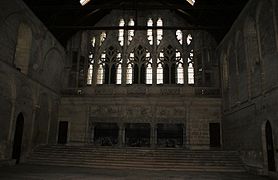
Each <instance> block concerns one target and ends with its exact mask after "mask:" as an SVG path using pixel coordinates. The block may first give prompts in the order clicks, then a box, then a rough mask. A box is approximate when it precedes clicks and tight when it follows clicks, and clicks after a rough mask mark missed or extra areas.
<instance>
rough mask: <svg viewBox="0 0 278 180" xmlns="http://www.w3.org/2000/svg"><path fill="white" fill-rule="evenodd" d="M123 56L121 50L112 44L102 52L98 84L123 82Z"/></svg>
mask: <svg viewBox="0 0 278 180" xmlns="http://www.w3.org/2000/svg"><path fill="white" fill-rule="evenodd" d="M121 64H122V58H121V53H120V52H119V50H117V49H115V48H114V47H113V46H110V47H109V48H108V49H106V51H104V52H103V53H102V54H101V58H100V60H99V69H98V78H97V79H98V81H97V84H118V83H119V84H121V72H120V71H121V67H122V66H121Z"/></svg>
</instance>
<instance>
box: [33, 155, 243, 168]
mask: <svg viewBox="0 0 278 180" xmlns="http://www.w3.org/2000/svg"><path fill="white" fill-rule="evenodd" d="M57 159H61V160H64V161H77V162H78V161H88V162H107V163H112V162H120V163H131V164H133V163H134V164H140V163H143V164H146V163H149V164H162V163H163V164H173V165H175V164H176V165H178V164H181V165H227V166H237V165H238V164H239V163H240V162H239V161H235V162H229V161H201V160H199V161H197V160H195V161H181V160H177V159H173V160H165V159H157V160H154V159H148V160H140V161H136V159H122V160H121V159H85V158H79V157H71V158H70V157H67V158H61V157H32V158H30V160H41V161H44V160H46V161H47V160H49V161H50V160H57Z"/></svg>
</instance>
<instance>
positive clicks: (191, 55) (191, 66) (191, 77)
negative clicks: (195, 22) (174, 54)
mask: <svg viewBox="0 0 278 180" xmlns="http://www.w3.org/2000/svg"><path fill="white" fill-rule="evenodd" d="M192 41H193V37H192V35H191V34H188V35H187V37H186V44H187V46H188V48H189V49H191V50H190V53H189V57H188V58H187V77H188V79H187V81H188V84H191V85H193V84H195V80H194V74H195V72H194V61H193V60H194V59H193V58H194V51H193V43H192Z"/></svg>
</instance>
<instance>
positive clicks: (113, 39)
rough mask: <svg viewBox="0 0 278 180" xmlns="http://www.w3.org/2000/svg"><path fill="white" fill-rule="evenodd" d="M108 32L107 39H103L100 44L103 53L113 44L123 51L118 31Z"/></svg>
mask: <svg viewBox="0 0 278 180" xmlns="http://www.w3.org/2000/svg"><path fill="white" fill-rule="evenodd" d="M106 33H107V35H106V39H105V40H104V41H103V43H102V45H101V46H100V48H99V52H100V53H101V52H103V51H105V50H106V49H107V48H109V47H111V46H113V47H115V48H117V49H118V50H119V51H120V52H121V53H122V47H121V46H120V44H119V43H118V40H117V33H115V32H111V31H108V32H106Z"/></svg>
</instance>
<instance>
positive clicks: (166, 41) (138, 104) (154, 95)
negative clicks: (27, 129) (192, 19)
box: [59, 10, 221, 149]
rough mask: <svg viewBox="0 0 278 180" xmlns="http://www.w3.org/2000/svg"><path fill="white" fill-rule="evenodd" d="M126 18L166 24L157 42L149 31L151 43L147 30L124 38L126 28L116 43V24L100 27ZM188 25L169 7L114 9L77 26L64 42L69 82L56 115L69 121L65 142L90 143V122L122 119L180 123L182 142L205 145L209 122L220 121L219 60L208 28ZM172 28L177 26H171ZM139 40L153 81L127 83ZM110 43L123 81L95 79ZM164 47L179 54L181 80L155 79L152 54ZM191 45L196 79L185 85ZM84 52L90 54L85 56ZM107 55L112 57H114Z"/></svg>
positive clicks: (140, 22)
mask: <svg viewBox="0 0 278 180" xmlns="http://www.w3.org/2000/svg"><path fill="white" fill-rule="evenodd" d="M111 17H113V18H111ZM131 18H133V20H135V21H136V25H137V26H138V27H146V25H147V21H148V20H149V19H150V18H151V19H152V20H153V26H154V27H155V28H156V22H157V20H158V19H159V18H161V19H162V20H163V26H164V27H165V29H164V30H163V38H162V40H161V42H160V43H156V42H157V36H156V33H157V31H156V30H155V29H153V30H151V31H152V33H153V42H154V43H150V42H149V40H148V36H147V29H136V30H135V31H134V37H133V38H132V40H131V41H130V42H128V33H129V30H127V29H125V30H124V39H125V40H124V43H123V44H120V42H119V39H118V35H119V30H118V29H116V30H101V28H102V27H116V26H117V27H118V26H119V22H120V20H121V19H123V20H124V21H125V26H126V27H127V24H128V22H129V20H130V19H131ZM135 18H136V19H135ZM188 26H189V24H188V23H187V22H186V21H185V20H184V18H182V17H181V16H179V15H178V14H177V13H174V12H173V11H169V10H154V11H148V10H146V11H141V10H139V11H138V12H137V15H136V17H135V15H134V13H133V11H128V10H113V11H111V12H110V13H109V14H107V15H106V16H105V17H103V18H102V19H101V20H100V21H99V22H97V23H96V25H95V28H96V29H97V30H87V31H80V32H78V33H77V34H76V35H74V36H73V37H72V38H71V39H70V40H69V41H68V46H67V49H68V52H69V53H68V57H69V60H70V61H68V62H67V66H68V67H69V68H68V70H69V71H68V72H67V77H68V85H67V88H65V89H64V92H63V98H62V104H61V108H60V110H61V111H60V114H59V115H60V118H59V120H60V121H68V122H69V137H68V141H69V143H86V142H90V140H89V139H90V137H91V135H90V131H91V127H90V126H91V124H93V123H96V122H107V123H111V122H113V123H117V124H118V127H119V129H121V128H122V124H124V123H149V124H151V127H152V128H151V129H153V126H155V125H154V124H159V123H164V124H183V126H184V128H185V138H184V145H185V146H188V147H189V148H206V149H207V148H209V144H210V139H209V123H213V122H217V123H220V122H221V112H220V107H221V101H220V92H219V77H218V74H219V71H218V61H217V58H215V48H216V42H215V40H214V38H213V37H212V36H211V35H210V34H209V33H208V32H206V31H203V30H186V29H185V27H188ZM167 27H168V28H169V29H167ZM174 27H176V28H177V29H173V28H174ZM179 27H180V28H181V29H182V33H183V39H182V41H183V43H180V42H179V41H178V39H177V36H176V30H178V28H179ZM171 28H172V29H171ZM103 32H105V33H106V35H107V36H106V38H105V40H104V41H103V42H102V41H100V37H101V34H102V33H103ZM189 34H191V35H192V37H193V41H192V42H191V43H188V42H187V40H188V39H187V37H188V35H189ZM92 44H93V45H92ZM139 45H140V46H142V47H143V48H142V49H143V50H144V53H145V49H147V51H148V52H149V53H150V57H151V59H152V77H153V78H152V80H153V81H152V83H150V84H144V83H141V84H140V83H139V84H136V83H135V84H128V83H126V79H127V78H126V76H127V73H126V72H127V71H126V69H127V66H126V64H127V62H128V58H129V56H130V53H131V52H133V50H134V49H136V48H137V47H138V46H139ZM111 46H113V48H112V49H113V50H115V49H117V53H121V58H122V75H121V78H122V81H121V83H119V84H115V83H114V84H113V83H110V82H109V83H104V84H98V83H97V77H98V69H99V66H100V61H101V54H102V53H103V52H104V51H105V50H107V49H108V50H109V48H110V47H111ZM168 46H171V47H173V48H174V51H175V52H176V50H178V51H179V52H180V53H181V56H182V58H183V60H184V62H183V68H184V83H181V84H177V83H170V84H167V83H166V84H157V76H156V74H157V63H158V60H157V59H158V56H159V54H160V52H161V51H162V50H163V49H164V48H165V47H168ZM192 50H193V51H194V57H191V60H192V61H193V64H194V71H195V75H194V80H195V84H194V85H192V84H191V85H189V84H188V79H187V77H188V74H187V71H188V69H187V67H188V62H187V61H188V56H189V55H190V52H192ZM109 53H110V51H109ZM109 53H107V54H108V55H107V56H109ZM112 54H113V52H112ZM165 54H166V53H165ZM89 55H92V57H90V58H89ZM138 57H139V56H138ZM174 57H175V55H174ZM171 58H172V57H171ZM84 59H85V63H84V62H83V60H84ZM107 59H110V60H111V59H113V56H112V57H110V56H109V57H108V58H107ZM169 59H170V58H169ZM90 61H91V65H93V70H92V83H91V84H86V83H84V82H86V77H87V74H88V68H87V67H89V65H90V64H89V63H88V62H90ZM107 61H108V60H107ZM169 61H171V60H169ZM111 63H113V62H111ZM84 67H85V68H86V69H84ZM84 72H85V73H84ZM151 134H153V132H151ZM151 141H152V140H151Z"/></svg>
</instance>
